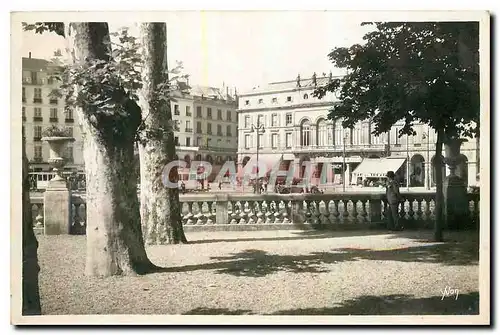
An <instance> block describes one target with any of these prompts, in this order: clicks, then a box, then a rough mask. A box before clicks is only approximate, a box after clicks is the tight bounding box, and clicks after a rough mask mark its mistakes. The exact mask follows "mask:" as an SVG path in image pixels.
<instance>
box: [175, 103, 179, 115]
mask: <svg viewBox="0 0 500 335" xmlns="http://www.w3.org/2000/svg"><path fill="white" fill-rule="evenodd" d="M174 115H181V112H180V111H179V105H174Z"/></svg>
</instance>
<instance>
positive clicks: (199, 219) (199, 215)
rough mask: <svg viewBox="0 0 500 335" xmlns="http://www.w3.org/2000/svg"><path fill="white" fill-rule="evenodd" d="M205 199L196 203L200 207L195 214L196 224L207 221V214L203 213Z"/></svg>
mask: <svg viewBox="0 0 500 335" xmlns="http://www.w3.org/2000/svg"><path fill="white" fill-rule="evenodd" d="M203 204H204V202H203V201H197V202H196V205H197V208H198V212H197V213H196V214H195V218H196V225H203V224H204V223H205V220H204V219H205V215H204V213H203Z"/></svg>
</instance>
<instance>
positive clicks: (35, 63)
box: [23, 57, 50, 71]
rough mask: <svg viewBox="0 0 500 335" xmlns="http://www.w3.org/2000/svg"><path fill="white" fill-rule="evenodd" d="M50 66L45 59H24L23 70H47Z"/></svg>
mask: <svg viewBox="0 0 500 335" xmlns="http://www.w3.org/2000/svg"><path fill="white" fill-rule="evenodd" d="M49 64H50V62H49V61H47V60H45V59H40V58H25V57H23V69H30V70H37V71H39V70H45V69H47V67H48V65H49Z"/></svg>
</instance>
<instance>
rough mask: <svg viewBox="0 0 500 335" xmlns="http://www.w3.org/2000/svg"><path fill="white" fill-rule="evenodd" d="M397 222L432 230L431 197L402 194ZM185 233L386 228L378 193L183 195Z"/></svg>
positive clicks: (472, 204)
mask: <svg viewBox="0 0 500 335" xmlns="http://www.w3.org/2000/svg"><path fill="white" fill-rule="evenodd" d="M402 196H403V198H404V201H403V202H402V203H401V205H400V212H399V215H400V219H401V220H402V221H403V222H404V224H405V227H422V228H425V227H431V226H432V225H433V220H434V206H435V193H429V192H422V193H403V194H402ZM467 196H468V202H469V218H470V222H471V223H474V224H475V225H477V223H478V220H479V194H474V193H469V194H468V195H467ZM31 201H32V207H33V219H34V227H35V228H36V229H38V230H43V216H44V215H43V197H40V196H37V197H35V196H32V197H31ZM180 201H181V203H182V217H183V219H182V220H183V225H184V227H185V229H186V230H206V229H209V230H256V229H304V228H318V229H319V228H324V229H370V228H376V227H385V222H386V218H387V213H388V212H387V211H388V207H387V203H386V200H385V195H384V194H382V193H366V192H365V193H352V192H346V193H335V194H231V193H229V194H228V193H219V194H218V193H211V194H185V195H180ZM71 203H72V215H71V217H72V219H71V221H72V222H71V223H68V224H69V225H70V227H71V229H70V231H71V232H72V233H73V234H84V233H85V229H86V213H85V212H86V201H85V195H84V194H80V195H76V194H73V195H72V198H71Z"/></svg>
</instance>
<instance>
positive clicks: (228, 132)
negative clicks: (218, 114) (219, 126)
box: [226, 125, 232, 136]
mask: <svg viewBox="0 0 500 335" xmlns="http://www.w3.org/2000/svg"><path fill="white" fill-rule="evenodd" d="M226 136H232V135H231V126H230V125H227V126H226Z"/></svg>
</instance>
